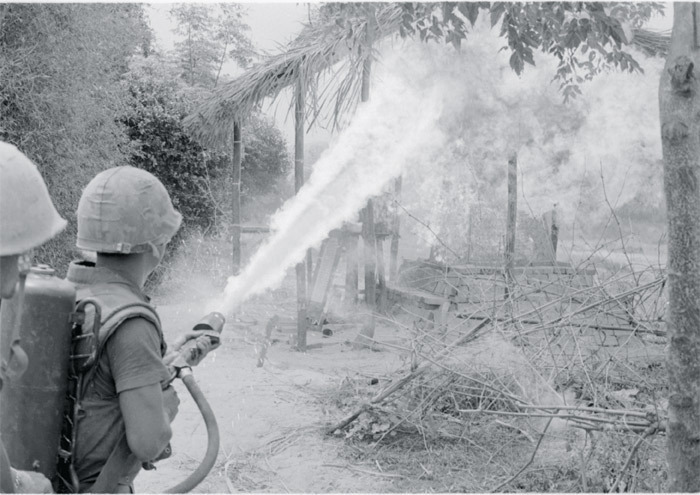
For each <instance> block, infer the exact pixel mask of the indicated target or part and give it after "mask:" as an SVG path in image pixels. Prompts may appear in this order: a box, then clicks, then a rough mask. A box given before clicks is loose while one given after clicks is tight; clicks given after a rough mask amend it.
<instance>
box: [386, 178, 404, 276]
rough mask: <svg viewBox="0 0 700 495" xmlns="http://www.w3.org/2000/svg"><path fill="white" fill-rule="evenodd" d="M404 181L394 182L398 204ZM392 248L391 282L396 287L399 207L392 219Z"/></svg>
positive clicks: (400, 179)
mask: <svg viewBox="0 0 700 495" xmlns="http://www.w3.org/2000/svg"><path fill="white" fill-rule="evenodd" d="M402 182H403V179H402V178H401V176H398V177H397V178H396V180H394V199H395V200H396V201H397V202H398V201H400V200H401V185H402ZM391 220H392V222H391V246H390V248H389V251H390V259H389V280H391V282H392V283H393V284H394V285H396V284H398V280H397V279H398V277H399V237H400V233H401V217H400V216H399V208H398V205H397V206H396V208H395V209H394V215H393V218H392V219H391Z"/></svg>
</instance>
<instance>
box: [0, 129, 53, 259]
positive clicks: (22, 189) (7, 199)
mask: <svg viewBox="0 0 700 495" xmlns="http://www.w3.org/2000/svg"><path fill="white" fill-rule="evenodd" d="M64 228H66V221H65V220H64V219H63V218H61V216H60V215H59V214H58V212H57V211H56V208H55V207H54V205H53V202H52V201H51V197H50V196H49V191H48V189H46V184H45V183H44V179H42V178H41V174H40V173H39V170H37V168H36V165H34V163H32V161H31V160H30V159H29V158H27V157H26V156H24V154H23V153H22V152H21V151H19V150H18V149H17V148H16V147H14V146H13V145H11V144H8V143H4V142H2V141H0V256H9V255H13V254H21V253H23V252H25V251H28V250H30V249H32V248H35V247H37V246H40V245H41V244H43V243H45V242H46V241H48V240H49V239H51V238H52V237H53V236H55V235H56V234H58V233H59V232H61V231H62V230H63V229H64Z"/></svg>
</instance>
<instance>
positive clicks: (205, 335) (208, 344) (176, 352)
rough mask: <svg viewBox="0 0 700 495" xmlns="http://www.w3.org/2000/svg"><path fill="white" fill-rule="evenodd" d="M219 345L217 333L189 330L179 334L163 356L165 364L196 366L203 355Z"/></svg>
mask: <svg viewBox="0 0 700 495" xmlns="http://www.w3.org/2000/svg"><path fill="white" fill-rule="evenodd" d="M220 345H221V338H220V336H219V334H218V333H216V332H211V331H207V330H190V331H188V332H185V333H183V334H181V335H180V336H179V337H178V338H177V339H176V340H175V342H174V343H173V344H172V350H171V351H170V352H168V354H166V355H165V356H164V357H163V362H164V363H165V364H166V365H167V366H175V367H183V366H197V365H198V364H199V363H200V361H202V359H204V357H205V356H206V355H207V354H209V353H210V352H211V351H213V350H215V349H217V348H218V347H219V346H220Z"/></svg>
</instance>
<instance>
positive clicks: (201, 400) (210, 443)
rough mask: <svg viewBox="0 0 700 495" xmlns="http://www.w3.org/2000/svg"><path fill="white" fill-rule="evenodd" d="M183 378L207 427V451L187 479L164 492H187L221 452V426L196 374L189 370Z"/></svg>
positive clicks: (202, 476)
mask: <svg viewBox="0 0 700 495" xmlns="http://www.w3.org/2000/svg"><path fill="white" fill-rule="evenodd" d="M181 378H182V382H183V383H184V384H185V386H186V387H187V391H188V392H189V393H190V395H191V396H192V398H193V399H194V401H195V403H196V404H197V407H198V408H199V412H200V413H202V418H203V419H204V424H205V425H206V427H207V452H206V453H205V454H204V458H203V459H202V462H201V463H200V464H199V466H198V467H197V469H196V470H195V471H194V472H193V473H192V474H190V475H189V476H188V477H187V479H186V480H184V481H183V482H182V483H179V484H178V485H175V486H174V487H172V488H170V489H168V490H166V491H165V492H164V493H187V492H189V491H190V490H192V489H193V488H194V487H196V486H197V485H199V484H200V483H201V482H202V480H203V479H204V478H205V476H206V475H207V474H209V471H211V468H212V467H214V463H215V462H216V456H217V455H218V454H219V426H218V425H217V424H216V417H215V416H214V411H212V409H211V406H209V403H208V402H207V399H206V398H205V397H204V394H203V393H202V390H201V389H200V388H199V385H197V382H196V381H195V379H194V375H192V373H191V372H189V373H187V374H185V375H184V376H182V377H181Z"/></svg>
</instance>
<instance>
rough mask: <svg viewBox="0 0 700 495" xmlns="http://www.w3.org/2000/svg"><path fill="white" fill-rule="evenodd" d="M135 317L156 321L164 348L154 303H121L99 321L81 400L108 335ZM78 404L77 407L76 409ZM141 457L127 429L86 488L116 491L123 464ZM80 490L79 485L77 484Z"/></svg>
mask: <svg viewBox="0 0 700 495" xmlns="http://www.w3.org/2000/svg"><path fill="white" fill-rule="evenodd" d="M135 317H143V318H145V319H147V320H149V321H151V322H152V323H154V324H155V325H156V328H157V330H158V333H159V335H160V337H161V347H162V349H163V350H164V349H165V344H164V341H163V334H162V330H161V327H160V318H159V317H158V315H157V314H156V312H155V311H154V309H153V307H152V306H150V305H149V304H147V303H145V302H141V301H138V302H130V303H127V304H124V305H121V306H119V307H117V308H115V309H114V310H112V311H111V312H110V313H109V314H108V315H106V316H104V317H103V319H102V323H101V325H100V331H99V338H98V342H97V350H96V353H95V354H96V355H95V360H94V361H93V363H92V366H90V368H88V369H87V370H85V371H84V372H83V373H82V375H81V376H80V377H79V379H78V383H79V387H80V388H79V390H77V401H78V403H80V402H82V401H83V399H84V398H85V394H86V392H87V389H88V386H89V385H90V383H91V382H92V380H93V379H94V377H95V374H96V373H97V367H98V366H97V365H98V363H99V359H100V356H101V355H102V354H103V353H104V349H105V347H106V345H105V344H106V343H107V341H108V340H109V337H111V336H112V334H113V333H114V332H115V331H116V329H117V328H119V326H120V325H121V324H122V323H123V322H124V321H126V320H128V319H130V318H135ZM77 409H78V408H76V410H77ZM77 419H78V418H77V417H74V418H73V424H74V425H76V427H77ZM138 462H139V461H138V459H137V458H136V456H134V454H133V453H132V452H131V450H130V449H129V446H128V443H127V441H126V433H125V434H124V435H122V437H120V439H119V441H118V442H117V444H116V446H115V447H114V449H113V450H112V452H111V453H110V455H109V457H108V458H107V461H106V463H105V465H104V466H103V468H102V470H101V471H100V474H99V475H98V477H97V479H96V480H95V483H93V485H92V486H91V487H89V488H88V489H87V490H86V491H88V492H92V493H113V492H115V490H116V488H117V485H118V483H119V480H120V479H121V478H122V477H123V476H124V474H123V473H124V472H125V469H124V466H129V467H130V466H132V465H133V464H135V463H138ZM75 488H76V489H77V490H79V487H75Z"/></svg>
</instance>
